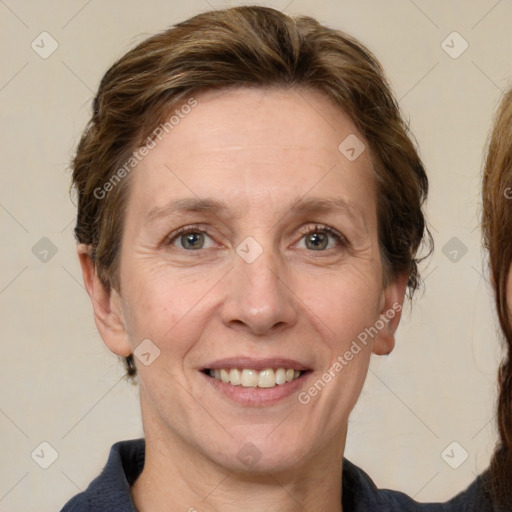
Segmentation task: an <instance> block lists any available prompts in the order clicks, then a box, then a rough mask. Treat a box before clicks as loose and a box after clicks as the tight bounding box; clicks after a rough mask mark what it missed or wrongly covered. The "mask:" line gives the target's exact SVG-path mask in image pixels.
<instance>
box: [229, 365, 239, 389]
mask: <svg viewBox="0 0 512 512" xmlns="http://www.w3.org/2000/svg"><path fill="white" fill-rule="evenodd" d="M240 380H241V375H240V370H237V369H236V368H235V369H233V370H229V383H230V384H233V386H239V385H240Z"/></svg>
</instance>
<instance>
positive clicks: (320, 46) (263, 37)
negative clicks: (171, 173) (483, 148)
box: [73, 6, 432, 373]
mask: <svg viewBox="0 0 512 512" xmlns="http://www.w3.org/2000/svg"><path fill="white" fill-rule="evenodd" d="M231 86H247V87H262V88H268V87H283V88H291V87H295V86H297V87H301V88H306V89H307V88H309V89H314V90H318V91H322V92H323V93H324V94H326V95H327V97H328V98H330V100H331V101H332V102H333V103H334V104H335V105H338V106H339V107H340V108H341V109H342V110H343V111H344V112H346V113H347V114H348V116H350V118H351V119H352V121H353V122H354V124H355V125H356V126H357V128H358V130H359V131H360V132H361V133H362V134H363V135H364V137H365V138H366V140H367V141H368V144H369V146H370V148H369V150H370V153H371V156H372V163H373V166H374V168H375V175H376V179H377V189H378V205H377V207H378V222H379V242H380V250H381V254H382V260H383V265H384V270H385V272H384V273H385V276H386V278H388V277H389V276H398V275H406V276H407V277H408V287H409V293H410V294H411V295H412V293H413V292H414V290H415V289H416V288H417V286H418V284H419V274H418V268H417V259H416V253H417V250H418V247H419V245H420V243H421V241H422V240H423V237H424V235H426V238H425V239H426V243H427V245H428V246H429V248H430V247H431V244H432V239H431V236H430V233H429V232H428V229H426V226H425V220H424V216H423V212H422V205H423V202H424V200H425V198H426V195H427V190H428V180H427V176H426V174H425V171H424V168H423V164H422V162H421V160H420V158H419V156H418V153H417V151H416V148H415V144H414V143H413V141H412V140H411V139H412V138H411V135H410V133H409V131H408V127H407V125H406V123H405V122H404V120H403V118H402V117H401V115H400V112H399V107H398V104H397V102H396V100H395V98H394V97H393V95H392V93H391V91H390V88H389V85H388V83H387V81H386V79H385V77H384V73H383V70H382V68H381V66H380V64H379V62H378V61H377V60H376V58H375V57H374V56H373V55H372V54H371V53H370V51H369V50H367V49H366V48H365V47H364V46H363V45H361V44H360V43H359V42H358V41H356V40H355V39H353V38H352V37H350V36H348V35H346V34H344V33H343V32H341V31H339V30H333V29H330V28H327V27H325V26H323V25H321V24H320V23H318V22H317V21H316V20H315V19H313V18H311V17H307V16H296V17H290V16H287V15H285V14H283V13H282V12H280V11H278V10H275V9H271V8H267V7H259V6H245V7H235V8H231V9H225V10H217V11H211V12H205V13H202V14H199V15H197V16H194V17H193V18H190V19H188V20H186V21H183V22H181V23H178V24H177V25H175V26H174V27H172V28H170V29H169V30H166V31H164V32H162V33H160V34H157V35H155V36H152V37H150V38H148V39H146V40H145V41H143V42H142V43H140V44H139V45H138V46H136V47H135V48H134V49H132V50H131V51H129V52H128V53H127V54H126V55H124V56H123V57H122V58H121V59H120V60H118V61H117V62H116V63H115V64H114V65H113V66H112V67H111V68H110V69H109V70H108V71H107V73H106V74H105V76H104V77H103V79H102V81H101V84H100V86H99V90H98V93H97V95H96V97H95V99H94V103H93V113H92V117H91V120H90V121H89V124H88V125H87V127H86V130H85V132H84V134H83V136H82V138H81V140H80V143H79V145H78V149H77V152H76V157H75V159H74V162H73V183H74V186H75V187H76V190H77V192H78V218H77V223H76V228H75V234H76V238H77V240H78V241H79V242H80V243H84V244H88V245H89V246H90V248H91V257H92V258H93V261H94V262H95V265H96V269H97V272H98V275H99V276H100V278H101V279H102V281H103V283H104V284H105V286H107V287H110V286H113V287H115V288H116V289H120V283H119V279H118V273H117V264H118V255H119V254H118V253H119V248H120V241H121V237H122V229H123V205H124V202H125V199H126V196H127V185H128V183H127V182H128V180H127V179H123V180H122V181H121V182H120V183H119V184H117V185H116V186H115V187H112V190H111V191H109V193H108V195H106V196H105V197H104V198H99V199H98V197H97V196H98V193H95V191H97V190H98V188H101V187H102V186H104V184H105V183H107V182H108V181H109V179H112V177H113V176H114V174H115V173H116V171H118V170H119V169H120V168H121V166H122V165H123V163H124V162H126V161H127V160H128V159H129V158H130V157H131V155H132V154H133V152H134V150H135V149H136V148H138V147H140V145H141V144H143V142H144V141H145V140H146V138H147V137H149V136H150V134H151V132H152V130H154V129H155V127H156V126H158V125H159V124H161V123H162V122H163V121H164V120H165V118H166V116H168V114H169V111H170V109H171V108H174V107H175V106H176V105H178V104H179V103H180V102H183V101H185V100H186V98H187V97H189V96H190V95H191V94H197V93H199V92H201V91H205V90H211V89H222V88H227V87H231ZM340 142H341V141H340ZM126 362H127V364H128V369H129V373H134V372H135V367H134V364H133V359H132V358H131V356H129V358H127V359H126Z"/></svg>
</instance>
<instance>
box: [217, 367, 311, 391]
mask: <svg viewBox="0 0 512 512" xmlns="http://www.w3.org/2000/svg"><path fill="white" fill-rule="evenodd" d="M208 374H209V375H210V376H211V377H214V378H215V379H217V380H221V381H222V382H225V383H226V384H227V383H229V384H231V385H233V386H242V387H245V388H256V387H258V388H273V387H275V386H276V385H283V384H286V383H287V382H291V381H292V380H295V379H298V378H299V377H300V376H301V375H302V372H301V371H299V370H294V369H293V368H288V369H285V368H277V369H275V370H274V369H273V368H266V369H265V370H262V371H260V372H258V371H257V370H253V369H251V368H243V369H242V370H238V369H236V368H232V369H230V370H227V369H224V368H216V369H215V370H209V372H208Z"/></svg>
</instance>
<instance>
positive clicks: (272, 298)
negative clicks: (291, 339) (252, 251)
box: [222, 249, 298, 336]
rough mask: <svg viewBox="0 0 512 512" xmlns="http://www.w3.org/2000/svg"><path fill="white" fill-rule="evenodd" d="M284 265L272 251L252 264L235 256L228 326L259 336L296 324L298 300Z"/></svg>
mask: <svg viewBox="0 0 512 512" xmlns="http://www.w3.org/2000/svg"><path fill="white" fill-rule="evenodd" d="M284 265H285V264H284V263H283V262H282V261H280V260H279V261H278V258H277V257H276V256H275V255H274V253H273V251H271V250H266V249H265V250H264V251H263V253H262V254H260V255H259V256H258V258H257V259H256V260H255V261H253V262H252V263H248V262H247V261H245V260H244V259H243V258H241V257H239V256H238V254H237V255H235V262H234V268H233V269H232V270H231V272H230V273H229V275H228V279H227V280H226V283H225V285H226V297H225V300H224V302H223V306H222V321H223V322H224V324H225V325H227V326H228V327H230V328H232V329H236V330H239V331H245V332H246V333H250V334H253V335H256V336H264V335H271V334H273V333H275V332H277V331H279V330H283V329H286V328H289V327H292V326H293V325H295V324H296V322H297V318H298V314H297V311H298V299H297V297H296V295H295V294H294V292H293V289H292V286H293V285H292V284H291V283H289V282H287V279H286V277H287V273H286V271H285V268H284ZM288 280H289V279H288Z"/></svg>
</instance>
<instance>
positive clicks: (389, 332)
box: [372, 275, 407, 356]
mask: <svg viewBox="0 0 512 512" xmlns="http://www.w3.org/2000/svg"><path fill="white" fill-rule="evenodd" d="M406 288H407V276H406V275H400V276H397V277H396V278H395V279H394V280H393V281H392V282H391V283H389V284H388V286H387V287H386V288H385V289H384V292H383V300H382V309H381V311H380V314H379V319H380V320H381V322H379V324H380V325H382V323H383V324H384V326H383V327H382V329H379V333H378V335H377V336H376V337H375V339H374V342H373V349H372V352H373V353H374V354H376V355H378V356H382V355H388V354H390V353H391V351H392V350H393V348H395V332H396V330H397V329H398V324H399V323H400V318H401V317H402V309H403V305H404V297H405V290H406ZM377 322H378V321H377Z"/></svg>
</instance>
